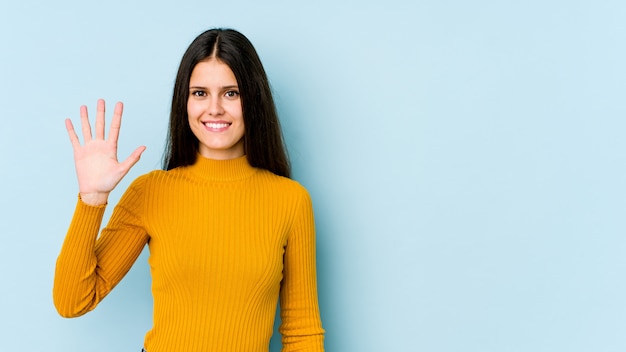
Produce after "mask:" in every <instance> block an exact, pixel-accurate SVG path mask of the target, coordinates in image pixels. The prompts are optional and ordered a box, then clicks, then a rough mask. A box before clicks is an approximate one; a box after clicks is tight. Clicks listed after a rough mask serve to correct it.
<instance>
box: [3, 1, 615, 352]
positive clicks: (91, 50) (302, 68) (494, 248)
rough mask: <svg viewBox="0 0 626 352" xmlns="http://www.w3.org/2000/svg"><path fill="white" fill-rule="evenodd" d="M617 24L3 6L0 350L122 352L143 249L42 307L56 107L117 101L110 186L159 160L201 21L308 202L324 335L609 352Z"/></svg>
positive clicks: (387, 8) (321, 4) (457, 12)
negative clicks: (118, 130) (251, 90)
mask: <svg viewBox="0 0 626 352" xmlns="http://www.w3.org/2000/svg"><path fill="white" fill-rule="evenodd" d="M94 3H95V2H94ZM174 3H176V5H174ZM625 18H626V3H624V2H623V1H619V0H616V1H602V0H599V1H591V0H588V1H584V0H583V1H550V0H548V1H538V0H536V1H496V0H492V1H488V0H479V1H450V0H448V1H445V0H444V1H409V0H406V1H396V0H389V1H376V2H363V1H344V2H340V1H330V0H317V1H315V2H310V3H300V4H298V3H297V2H289V1H276V2H261V1H238V2H226V1H223V2H217V1H211V2H209V1H204V2H198V1H192V2H178V1H177V2H174V1H171V2H165V1H135V2H133V1H121V0H113V1H108V2H103V4H102V5H93V4H90V2H87V1H74V2H72V1H63V0H60V1H54V2H47V1H28V0H26V1H8V0H4V1H3V2H2V4H1V5H0V60H1V61H0V62H1V65H0V82H1V85H0V107H1V110H0V114H1V117H0V118H1V119H2V120H1V121H2V124H1V125H0V126H1V127H0V146H1V150H2V153H0V158H1V163H0V164H1V165H2V166H1V167H2V169H1V172H0V177H1V179H0V181H1V182H0V187H1V191H2V193H1V196H0V209H2V213H1V215H0V216H1V220H0V224H1V227H0V239H1V243H2V244H1V245H0V278H1V280H2V285H1V288H0V350H1V351H29V350H37V351H70V352H71V351H91V352H100V351H102V352H105V351H107V352H108V351H135V352H138V350H139V349H140V346H141V343H142V341H143V336H144V334H145V332H146V330H147V329H149V328H150V322H151V299H150V278H149V271H148V267H147V264H146V262H145V261H146V258H147V253H144V254H143V255H142V257H141V258H140V259H139V261H138V262H137V264H136V265H135V267H134V268H133V269H132V270H131V272H130V273H129V274H128V276H127V277H126V278H125V279H124V280H123V282H122V283H121V284H120V285H119V286H118V287H117V288H116V290H115V291H114V292H113V293H112V294H111V295H110V296H109V297H108V298H107V299H106V300H105V301H104V302H103V303H102V304H101V305H100V306H99V307H98V308H97V309H96V310H95V311H94V312H92V313H90V314H88V315H87V316H84V317H81V318H78V319H71V320H68V319H62V318H60V317H59V316H58V315H57V314H56V312H55V310H54V307H53V305H52V300H51V287H52V279H53V273H54V265H55V260H56V256H57V254H58V251H59V249H60V246H61V243H62V240H63V237H64V234H65V230H66V228H67V225H68V223H69V220H70V217H71V214H72V211H73V208H74V204H75V201H76V192H77V187H76V181H75V176H74V170H73V163H72V154H71V148H70V144H69V142H68V140H67V137H66V133H65V130H64V125H63V120H64V119H65V118H66V117H72V118H74V119H77V118H78V107H79V106H80V105H81V104H88V105H89V106H90V107H91V108H92V109H93V107H94V105H95V102H96V99H98V98H100V97H102V98H105V99H107V101H108V102H109V104H113V103H114V102H115V101H116V100H122V101H124V102H125V104H126V109H125V120H124V125H123V130H122V136H121V137H120V138H121V145H120V154H121V155H122V156H126V155H127V154H128V153H129V152H130V151H131V150H132V149H134V147H135V146H137V145H139V144H145V145H147V146H148V149H147V151H146V152H145V154H144V157H143V158H142V160H141V161H140V163H139V164H138V165H137V166H136V167H135V168H134V169H133V170H132V171H131V174H130V175H129V176H128V177H127V178H126V179H125V180H124V181H123V183H122V184H121V185H120V187H119V188H118V189H117V190H116V193H115V194H114V195H113V197H112V198H113V199H111V201H112V203H115V202H116V200H117V198H119V196H120V195H121V193H122V191H123V190H124V189H125V187H126V186H127V185H128V183H129V182H130V181H131V180H132V179H133V178H135V177H137V176H138V175H140V174H143V173H145V172H148V171H149V170H152V169H155V168H158V167H159V161H160V157H161V153H162V149H163V141H164V137H165V131H166V125H167V114H168V106H169V103H170V94H171V90H172V82H173V80H174V76H175V71H176V68H177V65H178V62H179V60H180V57H181V55H182V53H183V51H184V50H185V48H186V47H187V45H188V44H189V42H190V41H191V40H192V39H193V38H194V37H195V36H196V35H197V34H199V33H200V32H201V31H203V30H205V29H207V28H209V27H214V26H227V27H233V28H236V29H239V30H241V31H242V32H244V33H245V34H246V35H247V36H248V37H249V38H250V39H251V40H252V42H253V43H254V44H255V46H256V47H257V49H258V51H259V53H260V55H261V58H262V60H263V62H264V64H265V66H266V69H267V71H268V74H269V76H270V79H271V83H272V85H273V88H274V90H275V93H276V100H277V103H278V106H279V109H280V113H281V119H282V121H283V125H284V130H285V134H286V137H287V141H288V144H289V148H290V152H291V155H292V158H293V162H294V168H295V178H296V179H297V180H299V181H300V182H301V183H302V184H304V185H305V186H306V187H307V188H308V189H309V191H310V192H311V194H312V196H313V200H314V204H315V211H316V217H317V224H318V266H319V286H320V287H319V288H320V302H321V308H322V314H323V319H324V325H325V327H326V329H327V350H328V351H345V352H352V351H372V352H375V351H376V352H379V351H481V352H484V351H494V352H501V351H535V352H536V351H624V350H626V334H625V333H624V332H625V331H626V303H625V302H626V285H625V284H624V273H625V272H626V256H625V255H624V253H625V252H626V239H625V237H624V233H625V230H626V222H625V219H626V217H624V213H625V211H626V187H625V186H624V185H625V183H624V180H625V179H626V177H625V176H626V168H625V166H624V165H625V161H626V160H625V157H624V155H625V153H624V151H625V150H626V138H625V137H624V131H625V129H626V119H625V115H626V114H625V113H626V104H625V103H624V102H625V99H624V95H625V93H626V89H625V88H626V69H625V67H626V65H625V62H626V49H625V46H624V38H625V37H626V21H625V20H624V19H625ZM274 342H275V341H274ZM272 346H273V347H272V351H278V348H279V347H278V345H276V344H275V343H274V344H273V345H272Z"/></svg>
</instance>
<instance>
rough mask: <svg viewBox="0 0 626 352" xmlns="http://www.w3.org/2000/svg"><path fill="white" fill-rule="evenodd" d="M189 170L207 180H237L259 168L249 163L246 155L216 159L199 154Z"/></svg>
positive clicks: (248, 175) (250, 174)
mask: <svg viewBox="0 0 626 352" xmlns="http://www.w3.org/2000/svg"><path fill="white" fill-rule="evenodd" d="M189 171H191V172H192V173H194V174H195V175H197V176H198V177H201V178H203V179H206V180H211V181H237V180H243V179H245V178H248V177H250V176H252V174H254V173H255V172H256V171H257V169H256V168H254V167H252V166H251V165H250V164H249V163H248V158H247V157H246V156H245V155H244V156H241V157H239V158H235V159H229V160H215V159H208V158H205V157H203V156H202V155H200V154H198V156H197V158H196V162H195V164H193V165H191V166H189Z"/></svg>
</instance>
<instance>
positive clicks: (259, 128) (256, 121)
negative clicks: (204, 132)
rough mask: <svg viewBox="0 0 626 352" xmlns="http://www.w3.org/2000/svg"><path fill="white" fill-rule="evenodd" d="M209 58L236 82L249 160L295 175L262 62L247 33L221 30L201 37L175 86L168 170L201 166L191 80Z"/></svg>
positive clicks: (183, 63) (185, 58)
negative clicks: (191, 112) (191, 115)
mask: <svg viewBox="0 0 626 352" xmlns="http://www.w3.org/2000/svg"><path fill="white" fill-rule="evenodd" d="M210 57H214V58H216V59H217V60H219V61H221V62H223V63H225V64H226V65H228V67H230V69H231V70H232V71H233V74H234V75H235V78H236V79H237V85H238V86H239V92H240V94H241V108H242V111H243V121H244V128H245V132H244V136H243V139H244V150H245V153H246V157H247V158H248V162H249V163H250V165H252V166H254V167H258V168H262V169H266V170H269V171H271V172H273V173H274V174H276V175H279V176H285V177H290V176H291V165H290V163H289V158H288V156H287V152H286V149H285V144H284V141H283V135H282V132H281V129H280V123H279V121H278V114H277V112H276V106H275V105H274V98H273V97H272V92H271V89H270V85H269V82H268V80H267V75H266V74H265V70H264V69H263V65H262V64H261V60H260V59H259V56H258V54H257V52H256V50H255V49H254V47H253V46H252V43H250V41H249V40H248V38H246V37H245V36H244V35H243V34H241V33H239V32H237V31H235V30H233V29H221V28H216V29H210V30H208V31H206V32H204V33H202V34H200V35H199V36H198V37H196V39H194V41H193V42H192V43H191V45H189V48H187V51H186V52H185V54H184V55H183V58H182V60H181V63H180V66H179V68H178V74H177V75H176V82H175V84H174V94H173V96H172V110H171V112H170V126H169V131H168V136H167V143H166V146H165V152H164V154H163V168H164V169H165V170H171V169H173V168H176V167H179V166H187V165H192V164H193V163H195V162H196V157H197V153H198V144H199V142H198V139H197V138H196V136H195V135H194V134H193V132H192V131H191V128H190V127H189V119H188V116H187V100H188V99H189V80H190V78H191V72H192V71H193V69H194V67H196V65H197V64H198V63H199V62H201V61H204V60H206V59H208V58H210Z"/></svg>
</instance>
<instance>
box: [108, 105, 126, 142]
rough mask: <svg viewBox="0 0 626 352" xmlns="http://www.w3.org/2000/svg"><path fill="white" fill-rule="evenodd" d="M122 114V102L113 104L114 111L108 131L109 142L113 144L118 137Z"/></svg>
mask: <svg viewBox="0 0 626 352" xmlns="http://www.w3.org/2000/svg"><path fill="white" fill-rule="evenodd" d="M123 112H124V104H122V102H118V103H117V104H115V110H114V111H113V118H112V119H111V129H110V130H109V140H110V141H111V142H113V143H117V138H118V137H119V135H120V128H121V126H122V113H123Z"/></svg>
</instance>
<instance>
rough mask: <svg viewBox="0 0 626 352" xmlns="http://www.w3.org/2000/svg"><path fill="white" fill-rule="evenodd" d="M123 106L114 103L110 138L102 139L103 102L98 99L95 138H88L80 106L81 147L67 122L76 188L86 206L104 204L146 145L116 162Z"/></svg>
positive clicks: (86, 119) (83, 113)
mask: <svg viewBox="0 0 626 352" xmlns="http://www.w3.org/2000/svg"><path fill="white" fill-rule="evenodd" d="M123 108H124V106H123V104H122V103H117V104H116V105H115V110H114V112H113V118H112V120H111V127H110V129H109V135H108V137H107V138H106V139H105V136H104V125H105V124H104V121H105V119H104V112H105V104H104V100H102V99H100V100H98V105H97V111H96V128H95V133H96V135H95V138H93V137H92V135H91V125H90V124H89V116H88V115H87V107H86V106H84V105H83V106H81V107H80V122H81V127H82V132H83V145H81V144H80V141H79V140H78V136H77V135H76V132H75V131H74V126H73V125H72V121H71V120H70V119H66V120H65V127H66V129H67V133H68V135H69V137H70V141H71V142H72V149H74V163H75V165H76V175H77V176H78V188H79V192H80V197H81V199H82V201H83V202H85V203H87V204H89V205H103V204H106V203H107V200H108V197H109V193H110V192H111V191H112V190H113V188H115V186H117V184H118V183H119V182H120V181H121V180H122V178H123V177H124V176H125V175H126V174H127V173H128V171H129V170H130V168H131V167H132V166H133V165H135V163H137V161H139V158H140V157H141V153H143V151H144V150H145V149H146V147H145V146H141V147H138V148H137V149H135V151H134V152H132V154H131V155H130V156H129V157H128V158H126V160H124V161H123V162H121V163H120V162H118V161H117V138H118V136H119V132H120V126H121V122H122V111H123Z"/></svg>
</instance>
